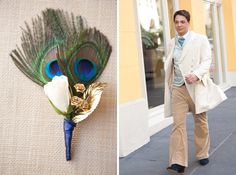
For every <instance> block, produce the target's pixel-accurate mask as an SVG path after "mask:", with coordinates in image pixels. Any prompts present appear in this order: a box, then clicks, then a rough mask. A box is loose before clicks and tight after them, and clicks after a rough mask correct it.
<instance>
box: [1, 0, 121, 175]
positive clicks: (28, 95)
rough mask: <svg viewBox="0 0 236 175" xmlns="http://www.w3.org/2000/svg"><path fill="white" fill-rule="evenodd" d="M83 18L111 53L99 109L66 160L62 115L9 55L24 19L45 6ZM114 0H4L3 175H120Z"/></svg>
mask: <svg viewBox="0 0 236 175" xmlns="http://www.w3.org/2000/svg"><path fill="white" fill-rule="evenodd" d="M49 7H50V8H62V9H63V10H65V11H68V12H73V13H74V14H76V15H82V16H84V17H85V18H86V19H87V21H88V25H89V26H91V27H93V26H95V27H97V28H98V29H99V30H100V31H101V32H103V33H104V34H105V35H106V36H107V37H108V39H109V41H110V43H111V45H112V48H113V51H112V54H111V57H110V60H109V62H108V65H107V67H106V69H105V71H104V72H103V74H102V77H101V78H100V79H99V81H103V82H108V83H109V86H108V88H106V89H105V92H104V94H103V96H102V99H101V103H100V104H99V107H98V108H97V110H96V111H95V112H94V114H93V115H91V116H90V117H89V118H88V119H87V120H85V121H83V122H82V123H80V124H79V125H78V126H77V127H76V129H75V132H74V137H73V143H72V160H71V161H69V162H66V160H65V152H64V151H65V147H64V138H63V129H62V126H63V119H62V117H61V116H59V115H57V114H56V113H55V112H54V111H53V109H52V107H51V106H50V104H49V102H48V100H47V98H46V96H45V95H44V92H43V89H42V88H41V87H40V86H38V85H36V84H35V83H33V82H32V81H30V80H29V79H28V78H26V77H25V76H24V75H23V74H22V73H21V72H20V71H19V70H18V69H17V68H16V66H15V65H14V64H13V62H12V60H11V58H10V57H9V53H10V51H11V50H12V49H14V48H15V46H16V44H18V45H19V44H20V36H21V30H20V27H19V26H22V27H24V21H27V22H28V23H31V18H32V17H36V15H38V14H40V15H41V11H42V10H44V9H45V8H49ZM116 53H117V50H116V1H115V0H0V85H1V86H0V174H1V175H3V174H9V175H14V174H20V175H21V174H22V175H26V174H29V175H33V174H40V175H41V174H43V175H48V174H53V175H54V174H55V175H56V174H68V175H70V174H81V175H83V174H90V175H93V174H94V175H95V174H99V175H103V174H107V175H112V174H116V160H117V158H116V153H117V151H116V148H117V146H116V65H117V62H116V59H117V57H116Z"/></svg>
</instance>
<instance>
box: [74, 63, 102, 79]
mask: <svg viewBox="0 0 236 175" xmlns="http://www.w3.org/2000/svg"><path fill="white" fill-rule="evenodd" d="M74 72H75V75H76V77H77V78H78V79H79V80H81V81H85V82H88V81H89V80H91V79H93V78H94V76H95V75H96V73H97V66H96V64H95V63H94V62H93V61H91V60H88V59H84V58H83V59H78V60H76V62H75V64H74Z"/></svg>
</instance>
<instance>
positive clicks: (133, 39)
mask: <svg viewBox="0 0 236 175" xmlns="http://www.w3.org/2000/svg"><path fill="white" fill-rule="evenodd" d="M119 5H120V8H119V103H125V102H128V101H132V100H135V99H139V98H141V97H142V92H141V76H140V75H141V74H140V61H139V57H138V44H137V43H138V41H137V40H138V37H137V36H138V33H137V29H136V22H137V20H136V15H137V14H136V9H135V8H136V4H135V1H133V0H128V1H127V0H120V1H119Z"/></svg>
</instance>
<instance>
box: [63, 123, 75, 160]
mask: <svg viewBox="0 0 236 175" xmlns="http://www.w3.org/2000/svg"><path fill="white" fill-rule="evenodd" d="M75 126H76V124H75V123H74V122H73V121H71V120H66V119H64V138H65V146H66V160H67V161H68V160H71V140H72V133H73V130H74V127H75Z"/></svg>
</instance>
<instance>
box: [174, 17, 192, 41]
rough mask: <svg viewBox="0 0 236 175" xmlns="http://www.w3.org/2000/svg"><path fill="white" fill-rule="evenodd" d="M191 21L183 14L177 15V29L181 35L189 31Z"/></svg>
mask: <svg viewBox="0 0 236 175" xmlns="http://www.w3.org/2000/svg"><path fill="white" fill-rule="evenodd" d="M188 28H189V22H188V21H187V19H186V18H185V17H184V16H182V15H176V16H175V30H176V31H177V33H178V34H179V35H180V36H183V35H184V34H186V33H187V32H188Z"/></svg>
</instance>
